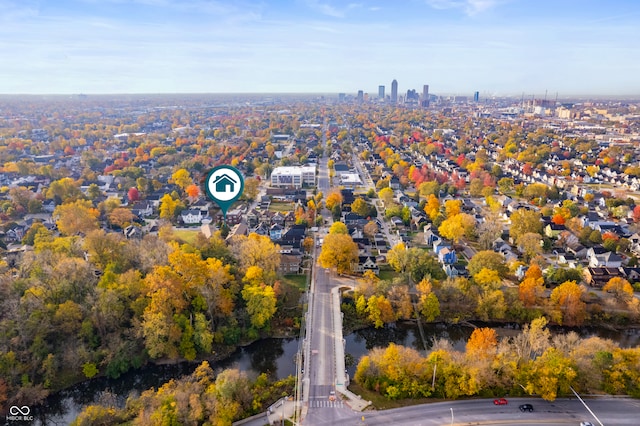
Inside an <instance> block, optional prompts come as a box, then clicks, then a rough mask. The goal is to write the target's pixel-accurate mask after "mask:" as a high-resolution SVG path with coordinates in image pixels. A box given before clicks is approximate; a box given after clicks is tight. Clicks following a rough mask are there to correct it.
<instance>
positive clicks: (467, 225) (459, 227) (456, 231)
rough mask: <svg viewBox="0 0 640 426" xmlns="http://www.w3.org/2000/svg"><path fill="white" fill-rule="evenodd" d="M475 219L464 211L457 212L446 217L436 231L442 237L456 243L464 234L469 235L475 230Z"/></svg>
mask: <svg viewBox="0 0 640 426" xmlns="http://www.w3.org/2000/svg"><path fill="white" fill-rule="evenodd" d="M475 224H476V221H475V219H474V218H473V216H471V215H468V214H466V213H459V214H456V215H455V216H452V217H448V218H447V219H445V220H444V221H442V223H441V224H440V226H439V227H438V232H439V233H440V235H442V236H443V237H445V238H447V239H450V240H451V241H453V243H454V244H458V242H459V241H460V238H462V237H463V236H464V235H471V234H473V232H474V230H475Z"/></svg>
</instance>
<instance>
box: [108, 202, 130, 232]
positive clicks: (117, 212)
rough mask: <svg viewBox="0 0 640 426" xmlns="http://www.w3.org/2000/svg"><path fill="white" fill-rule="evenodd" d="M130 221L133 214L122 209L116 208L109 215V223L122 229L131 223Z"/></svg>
mask: <svg viewBox="0 0 640 426" xmlns="http://www.w3.org/2000/svg"><path fill="white" fill-rule="evenodd" d="M132 220H133V213H132V212H131V210H129V209H125V208H124V207H118V208H117V209H113V211H111V213H109V223H111V224H112V225H115V226H117V227H119V228H123V227H124V226H125V225H127V224H129V223H131V221H132Z"/></svg>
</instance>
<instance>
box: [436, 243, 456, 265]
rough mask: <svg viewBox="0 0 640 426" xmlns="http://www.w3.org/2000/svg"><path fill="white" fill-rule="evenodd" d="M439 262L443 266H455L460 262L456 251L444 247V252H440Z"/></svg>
mask: <svg viewBox="0 0 640 426" xmlns="http://www.w3.org/2000/svg"><path fill="white" fill-rule="evenodd" d="M438 260H439V261H440V263H442V264H454V263H456V262H457V261H458V257H457V255H456V252H455V250H453V249H452V248H449V247H443V248H442V250H440V251H439V252H438Z"/></svg>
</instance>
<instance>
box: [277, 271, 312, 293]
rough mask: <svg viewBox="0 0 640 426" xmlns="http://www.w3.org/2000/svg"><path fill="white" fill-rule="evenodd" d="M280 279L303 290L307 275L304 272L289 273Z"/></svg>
mask: <svg viewBox="0 0 640 426" xmlns="http://www.w3.org/2000/svg"><path fill="white" fill-rule="evenodd" d="M282 281H284V282H285V283H287V284H290V285H292V286H293V287H298V288H299V289H300V291H304V290H305V288H306V285H307V276H306V275H304V274H303V275H297V274H290V275H285V276H284V277H282Z"/></svg>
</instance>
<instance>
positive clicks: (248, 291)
mask: <svg viewBox="0 0 640 426" xmlns="http://www.w3.org/2000/svg"><path fill="white" fill-rule="evenodd" d="M242 298H243V299H244V301H245V302H246V304H247V312H249V315H250V316H251V325H252V326H254V327H255V328H263V327H264V326H265V324H266V323H267V321H269V320H270V319H271V318H272V317H273V314H275V313H276V303H277V301H278V300H277V298H276V294H275V292H274V291H273V287H271V286H269V285H265V284H250V285H245V287H244V288H243V289H242Z"/></svg>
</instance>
